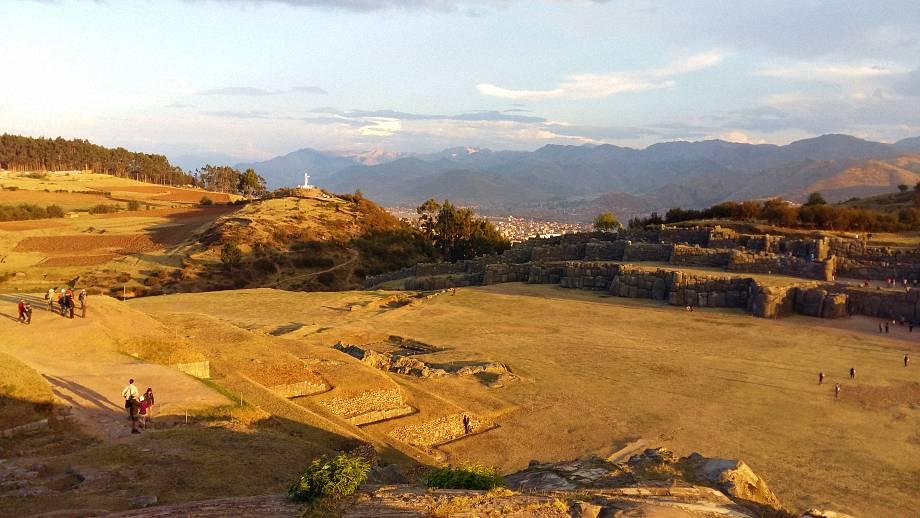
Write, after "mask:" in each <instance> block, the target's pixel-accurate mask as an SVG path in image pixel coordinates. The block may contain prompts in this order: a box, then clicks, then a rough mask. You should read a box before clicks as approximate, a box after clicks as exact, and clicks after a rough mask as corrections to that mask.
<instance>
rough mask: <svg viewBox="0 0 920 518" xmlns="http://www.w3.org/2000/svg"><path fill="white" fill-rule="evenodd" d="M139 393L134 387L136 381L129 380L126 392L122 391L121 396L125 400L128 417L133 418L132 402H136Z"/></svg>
mask: <svg viewBox="0 0 920 518" xmlns="http://www.w3.org/2000/svg"><path fill="white" fill-rule="evenodd" d="M139 393H140V391H138V390H137V387H135V386H134V380H133V379H129V380H128V384H127V385H126V386H125V388H124V390H122V391H121V396H122V397H123V398H125V410H127V411H128V417H130V416H131V401H132V400H134V401H136V400H137V396H138V394H139Z"/></svg>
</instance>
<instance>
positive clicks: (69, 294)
mask: <svg viewBox="0 0 920 518" xmlns="http://www.w3.org/2000/svg"><path fill="white" fill-rule="evenodd" d="M76 305H77V303H76V301H74V299H73V291H72V290H67V310H68V311H69V312H70V319H71V320H73V310H74V307H76Z"/></svg>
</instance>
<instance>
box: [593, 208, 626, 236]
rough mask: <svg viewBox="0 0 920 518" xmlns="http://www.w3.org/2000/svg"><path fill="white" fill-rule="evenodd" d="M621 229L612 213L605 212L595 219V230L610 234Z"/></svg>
mask: <svg viewBox="0 0 920 518" xmlns="http://www.w3.org/2000/svg"><path fill="white" fill-rule="evenodd" d="M617 228H620V222H619V221H618V220H617V218H616V216H614V215H613V213H612V212H605V213H603V214H598V215H597V217H596V218H594V229H595V230H602V231H604V232H608V231H610V230H614V229H617Z"/></svg>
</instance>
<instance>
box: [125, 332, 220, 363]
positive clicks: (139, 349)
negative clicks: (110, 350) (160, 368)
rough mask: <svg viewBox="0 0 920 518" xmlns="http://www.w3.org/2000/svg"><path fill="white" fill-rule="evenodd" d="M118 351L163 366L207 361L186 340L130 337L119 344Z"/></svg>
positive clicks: (199, 351)
mask: <svg viewBox="0 0 920 518" xmlns="http://www.w3.org/2000/svg"><path fill="white" fill-rule="evenodd" d="M118 350H119V351H120V352H122V353H124V354H127V355H129V356H134V357H136V358H141V359H143V360H144V361H148V362H152V363H159V364H161V365H175V364H177V363H193V362H200V361H204V360H206V359H207V358H206V357H205V355H204V354H203V353H202V352H201V350H199V349H198V348H197V347H196V346H195V345H193V344H191V343H189V342H188V341H187V340H184V339H166V338H152V337H129V338H125V339H123V340H121V341H120V342H119V343H118Z"/></svg>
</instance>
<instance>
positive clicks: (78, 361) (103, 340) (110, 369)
mask: <svg viewBox="0 0 920 518" xmlns="http://www.w3.org/2000/svg"><path fill="white" fill-rule="evenodd" d="M26 298H27V299H29V300H31V301H32V305H33V307H34V308H35V310H34V314H33V318H32V324H31V325H25V324H20V323H18V322H17V321H16V303H17V302H18V299H19V295H0V334H2V336H3V338H4V340H3V341H2V343H0V350H2V351H3V352H5V353H7V354H10V355H12V356H15V357H16V358H18V359H19V360H21V361H22V362H23V363H26V364H27V365H29V366H30V367H32V368H33V369H35V370H36V371H38V372H39V373H40V374H41V375H42V376H44V378H45V379H46V380H48V382H49V383H50V384H51V386H52V388H53V391H54V394H55V395H56V396H57V397H58V398H60V400H61V401H62V402H63V403H65V404H68V405H71V406H72V407H73V411H72V412H73V415H74V417H75V418H76V419H77V421H78V422H79V423H80V424H81V426H82V427H83V428H84V430H86V431H87V432H88V433H90V434H92V435H95V436H97V437H99V438H102V439H116V438H119V437H124V436H127V435H129V434H130V424H129V420H128V418H127V414H126V412H125V409H124V399H123V398H122V396H121V392H122V389H123V388H124V386H125V385H126V384H127V382H128V379H130V378H133V379H135V380H136V382H135V385H137V387H138V389H139V390H140V391H141V392H143V391H144V390H145V389H146V388H147V387H151V388H153V391H154V394H155V395H156V402H157V405H156V407H155V415H160V416H166V415H183V414H184V413H185V411H186V410H195V409H200V408H203V407H209V406H216V405H222V404H226V403H228V400H227V399H226V398H225V397H224V396H223V395H221V394H219V393H218V392H216V391H214V390H213V389H211V388H209V387H208V386H206V385H205V384H203V383H202V382H200V381H199V380H196V379H194V378H192V377H190V376H188V375H186V374H183V373H181V372H179V371H178V370H175V369H173V368H170V367H166V366H163V365H155V364H150V363H144V362H142V361H139V360H137V359H134V358H131V357H130V356H126V355H124V354H122V353H120V352H118V349H117V345H116V344H117V340H118V339H119V336H117V335H118V334H119V333H117V332H113V331H112V330H111V328H110V329H107V330H106V329H104V328H103V326H102V325H100V323H99V322H98V321H97V320H94V318H97V319H106V320H107V324H111V323H112V321H117V322H118V323H119V324H122V325H123V326H127V327H123V328H124V329H126V330H127V329H128V328H131V327H136V328H137V329H138V330H139V331H141V332H144V331H149V332H161V330H160V329H157V327H158V324H156V323H155V322H154V321H152V320H151V319H148V318H146V317H145V316H144V315H142V314H140V313H138V312H134V311H131V310H129V309H127V308H125V307H123V305H122V303H119V302H117V301H115V300H114V299H109V298H107V297H94V300H93V301H92V302H91V305H90V310H89V311H88V315H87V316H88V318H86V319H82V318H80V317H79V316H77V318H75V319H73V320H71V319H69V318H64V317H61V316H60V315H58V314H56V313H54V312H50V311H47V310H46V309H45V306H44V301H43V300H41V299H39V298H38V297H34V296H32V297H29V296H27V297H26ZM78 314H79V311H78ZM106 327H110V326H109V325H107V326H106ZM115 329H118V327H116V328H115Z"/></svg>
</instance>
